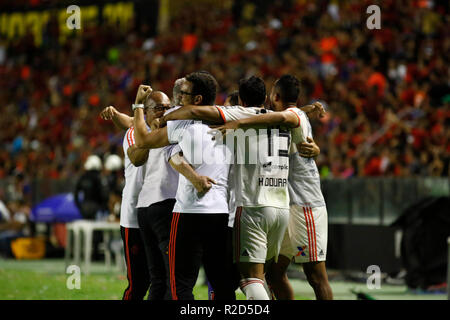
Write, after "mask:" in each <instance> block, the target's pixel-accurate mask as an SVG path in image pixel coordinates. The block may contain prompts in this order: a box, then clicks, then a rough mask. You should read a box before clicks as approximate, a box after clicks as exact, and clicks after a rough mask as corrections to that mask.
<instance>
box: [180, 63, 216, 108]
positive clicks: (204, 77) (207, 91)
mask: <svg viewBox="0 0 450 320" xmlns="http://www.w3.org/2000/svg"><path fill="white" fill-rule="evenodd" d="M186 80H187V81H189V82H191V83H192V94H193V95H201V96H202V98H203V99H202V105H205V106H206V105H213V104H214V103H215V101H216V93H217V81H216V79H215V78H214V77H213V76H212V74H210V73H209V72H207V71H198V72H192V73H190V74H188V75H187V76H186Z"/></svg>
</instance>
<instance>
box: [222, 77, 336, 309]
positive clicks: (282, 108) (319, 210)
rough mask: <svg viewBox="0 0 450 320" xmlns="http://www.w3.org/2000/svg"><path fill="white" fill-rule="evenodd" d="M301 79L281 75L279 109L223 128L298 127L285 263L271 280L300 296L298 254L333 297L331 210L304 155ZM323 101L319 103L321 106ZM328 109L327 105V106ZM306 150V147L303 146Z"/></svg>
mask: <svg viewBox="0 0 450 320" xmlns="http://www.w3.org/2000/svg"><path fill="white" fill-rule="evenodd" d="M299 87H300V83H299V81H298V79H296V78H295V77H293V76H290V75H284V76H282V77H281V78H280V79H278V80H277V81H276V82H275V84H274V87H273V88H272V92H271V95H270V101H271V104H272V109H273V110H274V111H279V112H274V113H270V114H267V115H262V116H257V117H253V118H248V119H243V120H239V121H236V122H234V123H228V124H227V125H225V126H223V127H221V128H218V129H219V130H221V131H224V130H226V129H237V128H246V127H253V126H257V125H269V124H277V125H281V124H285V125H288V126H290V127H292V128H293V129H292V137H293V142H294V144H293V146H292V149H291V152H290V156H289V164H290V166H289V171H290V172H289V195H290V220H289V227H288V232H286V236H285V239H284V240H283V246H282V248H281V251H280V258H279V261H278V262H277V263H276V264H274V265H273V266H272V269H271V270H270V272H269V273H268V280H269V282H270V283H271V286H272V289H273V290H274V293H275V295H276V297H277V298H278V299H294V293H293V290H292V287H291V286H290V284H289V282H288V279H287V275H286V270H287V267H288V265H289V262H290V260H291V259H292V258H294V261H295V262H296V263H301V264H303V269H304V271H305V274H306V276H307V279H308V282H309V283H310V284H311V286H312V287H313V289H314V292H315V294H316V298H317V299H321V300H322V299H332V297H333V295H332V291H331V287H330V285H329V283H328V276H327V273H326V268H325V259H326V249H327V227H328V221H327V210H326V205H325V200H324V198H323V195H322V191H321V188H320V176H319V172H318V169H317V165H316V163H315V162H314V159H312V158H310V157H309V156H310V154H309V153H310V152H311V151H312V150H307V151H306V153H299V152H298V150H297V144H299V143H304V142H306V141H307V138H310V139H312V128H311V124H310V123H309V119H308V116H307V115H306V113H305V112H303V111H302V110H300V109H299V108H297V106H296V102H297V99H298V96H299V93H300V89H299ZM316 105H317V104H316ZM321 108H322V109H321ZM322 112H323V107H322V106H321V105H320V104H318V106H317V108H313V109H311V110H310V113H309V116H311V117H320V116H321V113H322ZM299 148H300V146H299Z"/></svg>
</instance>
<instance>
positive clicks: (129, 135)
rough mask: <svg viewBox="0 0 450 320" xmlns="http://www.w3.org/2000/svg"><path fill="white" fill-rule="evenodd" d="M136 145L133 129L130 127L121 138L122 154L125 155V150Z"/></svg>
mask: <svg viewBox="0 0 450 320" xmlns="http://www.w3.org/2000/svg"><path fill="white" fill-rule="evenodd" d="M135 144H136V140H135V139H134V127H130V128H129V129H128V130H127V131H126V132H125V136H124V138H123V152H124V153H125V154H127V150H128V148H129V147H131V146H134V145H135Z"/></svg>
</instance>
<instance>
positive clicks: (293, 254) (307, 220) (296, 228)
mask: <svg viewBox="0 0 450 320" xmlns="http://www.w3.org/2000/svg"><path fill="white" fill-rule="evenodd" d="M327 238H328V217H327V207H325V206H323V207H316V208H310V207H303V206H299V205H295V204H294V205H291V210H290V214H289V225H288V229H287V230H286V233H285V236H284V239H283V243H282V245H281V249H280V255H283V256H285V257H288V258H289V259H292V258H294V261H295V262H296V263H305V262H312V261H325V260H326V256H327Z"/></svg>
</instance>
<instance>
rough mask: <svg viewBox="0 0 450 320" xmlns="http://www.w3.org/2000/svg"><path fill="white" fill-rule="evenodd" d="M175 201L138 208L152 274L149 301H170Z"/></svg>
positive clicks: (139, 221) (140, 227)
mask: <svg viewBox="0 0 450 320" xmlns="http://www.w3.org/2000/svg"><path fill="white" fill-rule="evenodd" d="M174 205H175V199H168V200H165V201H161V202H158V203H154V204H152V205H151V206H149V207H147V208H138V224H139V229H140V230H141V237H142V240H143V242H144V246H145V253H146V255H147V264H148V268H149V269H148V270H149V271H148V272H149V274H150V278H151V283H150V294H149V297H148V299H149V300H170V299H171V298H172V296H171V294H170V287H169V257H168V247H169V236H170V223H171V221H172V210H173V206H174Z"/></svg>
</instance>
